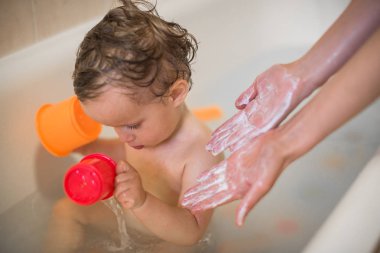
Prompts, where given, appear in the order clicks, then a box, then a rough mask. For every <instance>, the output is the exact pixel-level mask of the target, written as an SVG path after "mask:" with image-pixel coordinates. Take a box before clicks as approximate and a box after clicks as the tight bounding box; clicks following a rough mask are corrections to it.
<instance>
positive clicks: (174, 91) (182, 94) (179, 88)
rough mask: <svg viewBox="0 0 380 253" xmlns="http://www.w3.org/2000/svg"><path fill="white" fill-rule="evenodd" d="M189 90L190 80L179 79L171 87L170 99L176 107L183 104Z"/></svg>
mask: <svg viewBox="0 0 380 253" xmlns="http://www.w3.org/2000/svg"><path fill="white" fill-rule="evenodd" d="M188 92H189V82H188V81H186V80H183V79H178V80H177V81H175V82H174V84H173V85H172V86H171V87H170V89H169V99H170V100H171V101H172V102H173V105H174V106H175V107H177V106H179V105H181V104H182V103H183V102H184V101H185V99H186V97H187V93H188Z"/></svg>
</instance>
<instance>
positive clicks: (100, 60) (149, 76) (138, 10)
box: [73, 0, 198, 102]
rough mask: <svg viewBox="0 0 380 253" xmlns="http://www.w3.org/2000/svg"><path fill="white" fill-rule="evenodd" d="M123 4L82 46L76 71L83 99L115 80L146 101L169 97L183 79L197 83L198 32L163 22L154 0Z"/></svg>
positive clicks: (78, 92) (76, 88)
mask: <svg viewBox="0 0 380 253" xmlns="http://www.w3.org/2000/svg"><path fill="white" fill-rule="evenodd" d="M121 2H122V6H120V7H117V8H115V9H112V10H110V11H109V12H108V13H107V14H106V16H105V17H104V18H103V19H102V20H101V21H100V22H99V23H98V24H97V25H95V27H93V28H92V29H91V30H90V31H89V32H88V33H87V35H86V36H85V38H84V40H83V41H82V43H81V44H80V46H79V49H78V52H77V59H76V63H75V70H74V73H73V79H74V91H75V93H76V95H77V96H78V98H79V99H80V100H81V101H85V100H87V99H92V98H95V97H97V96H98V95H99V94H100V93H101V92H102V87H104V86H105V85H108V84H110V85H113V86H117V87H123V88H126V90H127V91H128V92H127V94H128V95H130V96H132V97H133V98H134V99H135V100H136V102H144V101H146V100H147V99H150V100H151V99H153V98H154V97H162V96H164V95H165V93H166V92H167V91H168V89H169V88H170V86H171V85H172V84H173V83H174V82H175V81H176V80H178V79H185V80H188V81H189V83H191V68H190V63H191V61H192V60H193V59H194V57H195V54H196V51H197V49H198V45H197V41H196V39H195V38H194V36H193V35H191V34H190V33H188V32H187V30H186V29H185V28H183V27H181V26H180V25H178V24H176V23H174V22H167V21H165V20H163V19H162V18H161V17H160V16H159V15H158V13H157V11H156V9H155V6H154V5H152V4H151V3H149V2H146V1H143V0H136V1H131V0H124V1H121ZM144 89H145V90H146V89H149V90H150V91H151V92H150V94H151V95H152V96H149V97H150V98H147V95H146V93H144V96H142V95H141V94H142V93H141V92H140V91H141V90H144Z"/></svg>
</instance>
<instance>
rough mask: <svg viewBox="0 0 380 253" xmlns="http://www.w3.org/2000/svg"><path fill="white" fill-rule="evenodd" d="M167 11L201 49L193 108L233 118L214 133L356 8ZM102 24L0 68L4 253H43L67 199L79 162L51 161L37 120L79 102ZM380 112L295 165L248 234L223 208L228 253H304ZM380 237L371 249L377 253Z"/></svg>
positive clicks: (257, 212) (220, 222)
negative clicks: (248, 93) (77, 63)
mask: <svg viewBox="0 0 380 253" xmlns="http://www.w3.org/2000/svg"><path fill="white" fill-rule="evenodd" d="M158 2H159V3H158V9H159V11H160V14H161V15H162V16H163V17H165V18H167V19H169V20H173V19H174V20H175V21H177V22H179V23H181V24H182V25H184V26H185V27H186V28H188V29H189V30H190V31H191V32H192V33H194V35H195V36H196V37H197V38H198V40H199V42H200V49H199V53H198V57H197V60H196V63H195V64H194V65H193V68H194V86H193V89H192V91H191V93H190V98H189V100H188V101H189V105H190V107H200V106H207V105H211V104H217V105H219V106H220V107H221V108H222V109H223V110H224V112H225V115H224V118H223V119H222V120H220V121H216V122H210V127H212V128H214V127H215V126H217V125H218V124H220V123H221V122H222V121H223V120H225V119H227V118H228V117H230V116H231V115H232V114H233V113H234V112H235V109H234V108H233V102H234V99H235V98H236V97H237V96H238V94H239V93H240V92H241V91H243V90H244V89H245V88H246V87H247V86H248V85H249V84H250V83H251V81H252V80H253V79H254V77H255V76H256V75H257V74H259V73H260V72H261V71H263V70H265V69H266V68H268V67H269V66H270V65H272V64H274V63H282V62H288V61H291V60H293V59H295V58H296V57H299V56H300V55H301V54H302V53H304V52H305V50H307V49H308V48H309V47H310V46H311V45H312V43H313V42H315V41H316V40H317V39H318V38H319V36H321V34H322V33H323V32H324V31H325V30H326V29H327V27H328V26H329V25H330V24H331V23H332V22H333V21H334V20H335V18H336V17H337V16H338V15H339V14H340V13H341V11H342V10H343V9H344V8H345V6H346V5H347V3H348V1H347V0H344V1H328V0H324V1H317V0H314V1H311V0H309V1H302V0H287V1H275V0H270V1H264V0H262V1H243V0H236V1H229V0H219V1H215V0H207V1H200V0H198V1H184V0H182V1H174V0H165V1H164V0H161V1H158ZM97 20H98V19H97ZM95 22H96V21H91V22H89V23H86V24H83V25H81V26H78V27H76V28H74V29H72V30H69V31H66V32H64V33H62V34H59V35H57V36H55V37H53V38H51V39H48V40H46V41H43V42H41V43H39V44H36V45H34V46H32V47H30V48H26V49H24V50H22V51H19V52H17V53H15V54H12V55H10V56H7V57H5V58H2V59H0V81H1V82H0V89H1V93H0V94H1V100H0V101H1V124H0V134H1V138H0V143H1V145H0V149H1V150H0V152H1V153H0V154H1V158H2V159H1V163H0V168H1V170H0V196H1V201H0V238H1V239H0V252H10V253H13V252H39V246H40V243H41V238H42V234H43V233H44V230H45V226H46V221H47V217H48V215H49V213H50V208H51V205H52V204H53V203H54V202H55V201H56V200H57V199H58V198H59V197H61V196H62V195H63V191H62V186H61V180H62V176H63V174H64V172H65V170H66V169H67V168H68V167H69V166H70V165H72V164H73V163H75V162H76V160H77V158H76V157H72V156H69V157H66V158H55V157H52V156H51V155H49V154H48V153H47V152H46V151H45V150H44V149H43V148H42V147H41V145H40V144H39V142H38V139H37V136H36V133H35V129H34V115H35V112H36V110H37V109H38V107H39V106H40V105H41V104H43V103H47V102H56V101H60V100H63V99H65V98H67V97H69V96H70V95H72V94H73V89H72V83H71V73H72V71H73V66H74V59H75V52H76V48H77V47H78V45H79V42H80V41H81V39H82V38H83V36H84V34H85V32H86V31H87V30H88V29H89V28H90V27H91V26H92V25H93V24H94V23H95ZM379 112H380V102H379V101H377V102H376V103H374V104H373V105H372V106H371V107H369V108H368V109H367V110H365V111H364V112H363V113H361V114H360V115H359V116H357V117H356V118H354V119H353V120H352V121H350V122H349V123H348V124H346V125H345V126H344V127H343V128H341V129H340V130H339V131H337V132H336V133H334V134H333V135H331V136H330V137H329V138H327V139H326V140H325V141H323V142H322V143H321V144H320V145H318V146H317V147H316V148H315V149H314V150H312V151H311V152H310V153H308V154H307V155H306V156H304V157H303V158H302V159H299V160H298V161H297V162H295V163H294V164H293V165H291V166H290V167H289V168H288V169H287V170H286V171H285V172H284V173H283V175H282V177H281V178H280V179H279V180H278V182H277V184H276V185H275V187H274V188H273V190H272V191H271V192H270V193H269V194H268V196H267V197H266V198H265V199H264V200H262V201H261V202H260V204H259V205H258V206H257V207H256V208H255V209H254V211H252V212H251V213H250V216H249V218H248V220H247V222H246V224H245V226H244V227H243V228H237V227H235V225H234V224H233V220H234V209H235V207H236V203H232V204H229V205H226V206H223V207H221V208H219V209H218V210H217V211H216V214H215V221H216V223H217V224H216V226H217V228H218V229H217V232H216V233H215V238H216V239H215V240H216V243H217V248H218V252H221V253H224V252H228V253H230V252H234V253H244V252H281V253H286V252H289V253H294V252H301V251H302V250H303V249H304V248H305V247H306V245H307V244H308V242H309V241H310V240H311V238H312V237H313V235H314V234H315V233H316V232H317V231H318V229H319V228H320V227H321V225H322V224H323V222H324V221H325V220H326V218H327V217H328V216H329V214H330V213H331V212H332V210H333V209H334V207H335V206H336V204H337V203H338V202H339V200H340V199H341V197H342V196H343V195H344V193H345V192H346V191H347V189H348V188H349V187H350V185H351V184H352V182H353V181H354V180H355V178H356V177H357V175H358V174H359V172H360V171H361V170H362V169H363V167H364V166H365V164H366V163H367V161H368V160H369V159H370V158H371V157H372V156H373V155H374V153H375V150H376V148H377V147H378V146H380V128H379V125H380V113H379ZM112 134H113V133H112V131H111V130H110V129H105V130H104V132H103V133H102V135H104V136H110V135H112ZM359 188H360V187H359ZM377 190H378V191H379V189H377ZM379 194H380V192H379ZM373 201H374V202H375V203H376V201H378V199H376V200H373ZM360 215H361V214H360V213H358V214H357V216H358V217H360ZM329 220H330V219H329ZM373 222H374V223H376V222H377V224H380V221H379V220H374V221H373ZM375 233H377V232H375ZM371 236H372V235H371ZM318 237H320V235H319V236H318ZM379 237H380V235H377V237H376V235H375V236H374V237H373V238H374V239H372V240H371V241H370V242H365V243H366V244H367V246H368V245H369V244H371V245H369V246H368V248H371V247H374V244H375V243H376V240H377V239H378V238H379ZM371 238H372V237H371ZM315 241H316V239H315V240H313V244H314V243H315ZM310 248H311V246H309V247H308V249H309V250H310ZM314 252H316V251H314ZM346 252H347V251H346Z"/></svg>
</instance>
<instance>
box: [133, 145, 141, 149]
mask: <svg viewBox="0 0 380 253" xmlns="http://www.w3.org/2000/svg"><path fill="white" fill-rule="evenodd" d="M131 147H132V148H134V149H142V148H144V145H139V146H131Z"/></svg>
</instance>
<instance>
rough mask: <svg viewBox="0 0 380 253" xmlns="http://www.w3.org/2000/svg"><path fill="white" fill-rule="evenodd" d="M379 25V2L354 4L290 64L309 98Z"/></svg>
mask: <svg viewBox="0 0 380 253" xmlns="http://www.w3.org/2000/svg"><path fill="white" fill-rule="evenodd" d="M379 24H380V1H378V0H354V1H352V2H351V3H350V4H349V5H348V7H347V8H346V9H345V11H344V12H343V13H342V14H341V16H340V17H339V18H338V19H337V20H336V21H335V22H334V24H333V25H332V26H331V27H330V28H329V29H328V30H327V31H326V32H325V34H324V35H323V36H322V37H321V38H320V39H319V40H318V41H317V43H315V44H314V46H313V47H312V48H311V49H310V50H309V51H308V52H307V53H306V54H305V55H304V56H303V57H301V58H300V59H299V60H297V61H295V62H294V63H292V64H290V66H289V67H290V68H291V70H290V71H291V72H292V73H293V74H294V75H295V76H298V77H300V78H301V79H302V80H301V81H302V82H303V85H304V86H305V93H306V94H305V96H307V95H309V94H310V93H311V92H312V91H313V90H314V89H315V88H316V87H319V86H320V85H322V84H323V83H325V82H326V81H327V79H328V78H329V77H330V76H331V75H333V74H334V73H335V72H336V71H338V70H339V69H340V68H341V67H342V66H343V64H344V63H345V62H346V61H347V60H348V59H349V58H350V57H351V56H352V55H353V54H354V53H355V52H356V51H357V50H358V48H360V46H361V45H362V44H364V42H365V41H366V40H367V39H368V38H369V37H370V36H371V35H372V34H373V32H374V31H375V30H376V29H377V27H378V26H379Z"/></svg>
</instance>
